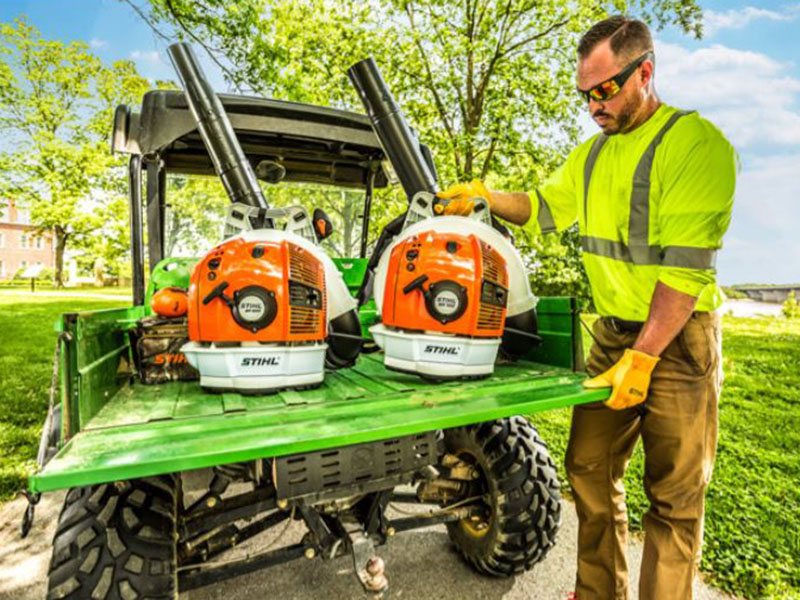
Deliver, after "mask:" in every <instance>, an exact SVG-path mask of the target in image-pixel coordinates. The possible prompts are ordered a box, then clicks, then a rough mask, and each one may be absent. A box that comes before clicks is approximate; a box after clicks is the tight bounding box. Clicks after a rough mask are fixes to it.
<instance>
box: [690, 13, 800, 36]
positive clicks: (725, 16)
mask: <svg viewBox="0 0 800 600" xmlns="http://www.w3.org/2000/svg"><path fill="white" fill-rule="evenodd" d="M797 14H798V11H797V7H796V6H795V7H792V8H789V9H787V10H785V11H783V12H778V11H775V10H768V9H765V8H758V7H755V6H745V7H744V8H732V9H730V10H726V11H724V12H717V11H715V10H710V9H709V10H705V11H703V31H704V33H705V35H706V36H709V37H710V36H713V35H714V34H715V33H717V32H718V31H720V30H721V29H744V28H745V27H747V26H748V25H749V24H750V23H752V22H753V21H757V20H767V21H791V20H793V19H794V18H795V17H796V16H797Z"/></svg>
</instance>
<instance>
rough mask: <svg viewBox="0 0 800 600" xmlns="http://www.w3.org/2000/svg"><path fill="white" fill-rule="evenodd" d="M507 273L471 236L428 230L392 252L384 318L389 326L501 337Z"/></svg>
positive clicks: (492, 251)
mask: <svg viewBox="0 0 800 600" xmlns="http://www.w3.org/2000/svg"><path fill="white" fill-rule="evenodd" d="M507 303H508V270H507V268H506V262H505V260H504V259H503V257H502V256H501V255H500V253H499V252H498V251H497V250H495V249H494V248H492V247H491V246H489V245H488V244H486V243H485V242H483V241H482V240H480V239H479V238H478V237H477V236H475V235H473V234H469V235H459V234H451V233H446V234H445V233H436V232H433V231H427V232H423V233H420V234H419V235H416V236H412V237H409V238H408V239H407V240H405V241H404V242H402V243H400V244H398V245H397V246H395V247H394V249H393V250H392V253H391V255H390V257H389V265H388V268H387V271H386V288H385V290H384V298H383V308H382V311H381V312H382V318H383V323H384V325H386V326H389V327H396V328H398V329H405V330H412V331H436V332H441V333H450V334H455V335H461V336H469V337H501V336H502V335H503V326H504V324H505V319H506V305H507Z"/></svg>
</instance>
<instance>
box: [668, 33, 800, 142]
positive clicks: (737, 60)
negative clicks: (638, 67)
mask: <svg viewBox="0 0 800 600" xmlns="http://www.w3.org/2000/svg"><path fill="white" fill-rule="evenodd" d="M656 55H657V57H658V58H657V62H658V67H657V69H656V87H657V89H658V90H659V94H660V96H661V97H662V99H663V100H664V101H666V102H667V103H669V104H672V105H675V106H679V107H681V108H691V109H697V110H699V111H700V112H701V113H702V114H703V116H705V117H708V118H709V119H710V120H711V121H713V122H714V123H715V124H716V125H717V126H719V127H720V129H722V130H723V131H724V132H725V134H726V135H727V136H728V137H729V138H730V139H731V141H732V142H733V144H734V145H735V146H736V147H737V148H738V149H740V150H742V149H746V148H753V147H756V146H763V147H767V146H773V145H780V146H790V145H797V144H800V110H798V108H797V107H798V106H800V79H796V78H793V77H791V76H788V75H786V72H787V71H788V67H787V66H786V65H784V64H782V63H780V62H779V61H776V60H774V59H772V58H770V57H769V56H767V55H765V54H761V53H758V52H752V51H749V50H737V49H734V48H729V47H727V46H722V45H719V44H716V45H712V46H708V47H705V48H699V49H697V50H688V49H686V48H684V47H682V46H679V45H677V44H668V43H659V42H657V44H656Z"/></svg>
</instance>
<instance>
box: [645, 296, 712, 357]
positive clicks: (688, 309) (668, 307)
mask: <svg viewBox="0 0 800 600" xmlns="http://www.w3.org/2000/svg"><path fill="white" fill-rule="evenodd" d="M696 303H697V298H695V297H694V296H690V295H689V294H684V293H683V292H679V291H678V290H675V289H672V288H671V287H669V286H668V285H665V284H663V283H661V282H659V283H657V284H656V289H655V291H654V292H653V299H652V301H651V303H650V314H649V315H648V316H647V322H646V323H645V324H644V327H642V331H641V332H640V333H639V337H638V338H636V343H635V344H634V345H633V349H634V350H639V351H641V352H645V353H647V354H650V355H651V356H660V355H661V353H662V352H663V351H664V350H665V349H666V347H667V346H669V344H670V342H672V340H674V339H675V336H677V335H678V333H679V332H680V330H681V329H683V326H684V325H686V322H687V321H688V320H689V317H691V316H692V311H693V310H694V307H695V304H696Z"/></svg>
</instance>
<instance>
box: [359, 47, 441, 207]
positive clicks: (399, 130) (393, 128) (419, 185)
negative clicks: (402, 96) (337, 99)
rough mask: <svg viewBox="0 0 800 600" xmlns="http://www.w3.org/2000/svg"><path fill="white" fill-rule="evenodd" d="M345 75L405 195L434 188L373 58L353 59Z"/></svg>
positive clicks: (433, 177)
mask: <svg viewBox="0 0 800 600" xmlns="http://www.w3.org/2000/svg"><path fill="white" fill-rule="evenodd" d="M347 75H348V76H349V77H350V81H352V82H353V85H354V86H355V88H356V90H357V91H358V95H359V97H360V98H361V102H362V103H363V104H364V108H365V109H366V110H367V114H368V115H369V118H370V120H371V121H372V128H373V129H374V130H375V135H377V136H378V140H379V141H380V143H381V146H382V147H383V151H384V152H385V153H386V156H387V157H388V158H389V160H390V161H391V163H392V166H393V167H394V170H395V173H397V178H398V179H399V180H400V184H401V185H402V186H403V190H405V192H406V195H407V196H408V199H409V200H411V198H413V197H414V194H416V193H417V192H430V193H431V194H435V193H436V192H438V191H439V185H438V183H437V181H436V174H435V173H434V172H433V170H432V169H431V168H430V166H429V165H428V162H427V161H426V160H425V156H424V155H423V150H422V148H421V147H420V143H419V141H418V140H417V138H416V136H415V135H414V133H413V132H412V131H411V127H410V126H409V125H408V122H407V121H406V118H405V116H403V113H402V111H401V110H400V107H399V106H398V105H397V103H396V102H395V101H394V98H393V97H392V93H391V92H390V91H389V88H388V87H387V85H386V82H385V81H384V80H383V77H382V76H381V72H380V70H379V69H378V65H377V64H375V60H374V59H373V58H372V57H370V58H366V59H364V60H362V61H360V62H357V63H356V64H354V65H353V66H352V67H350V68H349V69H348V70H347Z"/></svg>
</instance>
